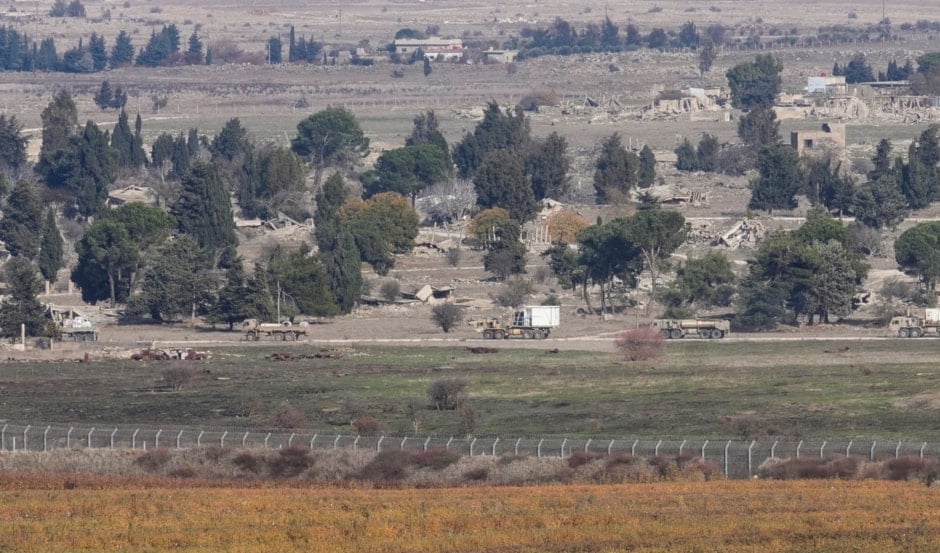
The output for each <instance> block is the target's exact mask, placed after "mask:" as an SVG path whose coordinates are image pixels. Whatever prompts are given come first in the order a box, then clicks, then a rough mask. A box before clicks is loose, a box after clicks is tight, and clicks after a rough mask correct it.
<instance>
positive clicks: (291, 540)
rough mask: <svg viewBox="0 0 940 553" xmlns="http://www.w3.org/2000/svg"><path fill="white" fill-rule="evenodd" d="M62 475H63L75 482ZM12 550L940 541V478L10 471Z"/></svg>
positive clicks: (795, 545) (928, 548)
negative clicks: (344, 480)
mask: <svg viewBox="0 0 940 553" xmlns="http://www.w3.org/2000/svg"><path fill="white" fill-rule="evenodd" d="M63 488H64V489H63ZM0 499H2V501H0V520H3V521H4V524H3V525H0V548H2V549H3V550H5V551H61V552H70V551H100V550H105V549H107V550H109V551H166V550H175V551H232V552H254V551H330V552H345V551H350V552H351V551H357V552H358V551H368V552H372V551H374V552H378V551H385V552H439V551H478V552H497V551H500V552H502V551H516V552H536V551H539V552H546V551H558V552H562V551H592V552H615V551H636V552H660V553H671V552H689V551H722V552H727V553H745V552H747V553H750V552H754V553H756V552H767V551H816V552H820V553H823V552H826V553H828V552H832V553H835V552H839V553H841V552H844V551H878V552H881V553H892V552H908V551H919V552H932V551H937V548H938V544H937V537H936V536H937V535H938V533H940V523H938V516H937V515H938V514H940V511H938V507H937V506H938V501H937V497H936V490H935V489H933V488H924V487H923V485H922V484H914V483H904V482H900V483H890V484H885V483H883V482H872V481H863V482H840V481H832V482H825V483H824V484H821V483H818V482H719V483H709V482H700V483H669V484H656V485H645V484H637V485H626V486H562V487H542V488H514V487H502V488H453V489H431V490H372V489H369V490H364V489H355V488H352V489H337V488H319V487H307V486H303V485H299V486H292V487H282V486H279V487H275V488H269V487H264V486H262V487H256V488H240V487H233V488H229V487H221V488H219V487H203V486H202V485H200V484H198V483H196V484H189V483H188V484H186V485H184V487H178V486H177V485H174V484H168V483H166V482H161V481H150V482H148V481H144V482H140V483H134V482H126V481H125V482H122V481H108V480H95V479H87V478H85V479H83V478H81V477H79V478H72V479H57V478H53V479H51V480H50V479H43V480H41V481H39V482H36V481H31V480H30V479H29V478H28V477H24V478H22V479H19V480H18V479H17V478H16V477H7V476H0Z"/></svg>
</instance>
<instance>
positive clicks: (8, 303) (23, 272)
mask: <svg viewBox="0 0 940 553" xmlns="http://www.w3.org/2000/svg"><path fill="white" fill-rule="evenodd" d="M3 271H4V279H3V280H4V282H6V283H7V294H6V297H5V298H4V299H3V301H2V302H0V336H3V337H5V338H15V337H18V336H20V328H21V326H20V325H26V335H27V336H51V334H52V326H51V325H50V324H49V320H48V319H47V318H46V317H45V310H44V308H43V306H42V304H41V303H39V300H38V299H37V296H38V295H39V291H40V284H41V283H40V282H39V276H38V275H37V274H36V267H35V266H34V265H33V264H32V263H31V262H30V261H29V260H28V259H26V258H25V257H22V256H16V257H13V258H11V259H10V260H9V261H7V263H6V266H5V267H4V268H3Z"/></svg>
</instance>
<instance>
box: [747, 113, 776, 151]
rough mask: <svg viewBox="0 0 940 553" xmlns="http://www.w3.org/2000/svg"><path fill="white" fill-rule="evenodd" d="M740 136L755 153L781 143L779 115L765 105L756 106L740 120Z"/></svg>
mask: <svg viewBox="0 0 940 553" xmlns="http://www.w3.org/2000/svg"><path fill="white" fill-rule="evenodd" d="M738 136H739V137H740V138H741V141H742V142H743V143H744V145H745V146H748V147H749V148H751V149H752V150H754V151H755V152H759V151H760V150H761V148H766V147H768V146H771V145H773V144H777V143H778V142H780V123H779V122H778V121H777V113H776V112H775V111H774V110H773V109H771V108H770V107H767V106H764V105H758V106H755V107H754V108H753V109H751V110H750V111H749V112H747V114H745V115H744V116H743V117H741V118H740V119H739V120H738Z"/></svg>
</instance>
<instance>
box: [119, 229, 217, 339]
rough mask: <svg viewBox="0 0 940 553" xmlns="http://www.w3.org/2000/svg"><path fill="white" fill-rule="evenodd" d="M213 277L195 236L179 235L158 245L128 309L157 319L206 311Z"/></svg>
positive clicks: (180, 316)
mask: <svg viewBox="0 0 940 553" xmlns="http://www.w3.org/2000/svg"><path fill="white" fill-rule="evenodd" d="M211 286H212V279H211V278H210V274H209V263H208V262H207V261H206V259H205V256H204V253H203V251H201V249H200V247H199V245H198V244H197V243H196V241H195V239H194V238H193V237H192V236H187V235H183V236H177V237H175V238H174V239H172V240H169V241H167V242H165V243H163V244H161V245H160V246H158V247H157V248H156V251H155V252H153V255H152V256H149V261H148V263H147V264H146V266H145V268H144V274H143V278H142V279H141V282H140V286H139V290H138V294H137V295H135V296H133V297H132V298H131V299H130V300H129V301H128V308H127V310H128V311H129V312H130V313H132V314H136V315H142V314H145V313H146V314H149V315H150V317H151V318H152V319H154V320H156V321H176V320H180V319H183V318H185V317H188V316H190V315H191V314H194V313H195V314H201V313H205V312H206V310H207V305H208V301H209V296H210V293H209V291H210V289H211Z"/></svg>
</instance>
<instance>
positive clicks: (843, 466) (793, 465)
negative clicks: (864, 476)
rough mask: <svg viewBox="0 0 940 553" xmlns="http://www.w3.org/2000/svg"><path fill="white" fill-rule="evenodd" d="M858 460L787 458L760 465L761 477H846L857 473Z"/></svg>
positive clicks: (844, 458)
mask: <svg viewBox="0 0 940 553" xmlns="http://www.w3.org/2000/svg"><path fill="white" fill-rule="evenodd" d="M859 464H860V463H859V460H858V459H857V458H855V457H835V458H832V459H805V458H804V459H787V460H784V461H781V462H779V463H774V464H770V465H768V466H766V467H762V468H761V469H760V471H759V473H758V474H759V476H760V477H761V478H770V479H774V480H794V479H832V478H840V479H843V480H844V479H848V478H852V477H854V476H856V475H857V473H858V469H859Z"/></svg>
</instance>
